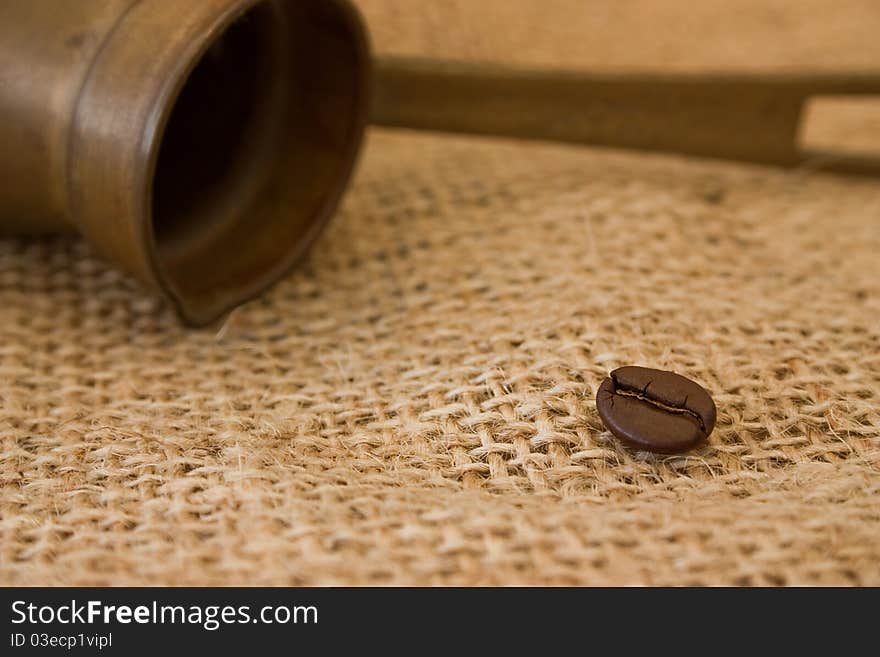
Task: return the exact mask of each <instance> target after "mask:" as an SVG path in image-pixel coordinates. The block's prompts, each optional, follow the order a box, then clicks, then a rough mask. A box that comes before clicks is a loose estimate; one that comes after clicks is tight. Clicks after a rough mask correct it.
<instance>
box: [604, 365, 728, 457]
mask: <svg viewBox="0 0 880 657" xmlns="http://www.w3.org/2000/svg"><path fill="white" fill-rule="evenodd" d="M596 408H597V409H598V411H599V417H601V418H602V422H603V423H604V424H605V427H606V428H607V429H608V430H609V431H610V432H611V433H613V434H614V435H615V436H617V438H619V439H620V440H621V441H623V442H624V443H626V444H628V445H630V446H631V447H635V448H636V449H644V450H648V451H649V452H658V453H660V454H677V453H678V452H684V451H687V450H689V449H691V448H692V447H695V446H696V445H698V444H699V443H701V442H702V441H704V440H705V439H706V437H707V436H708V435H709V434H710V433H712V429H713V428H714V427H715V402H713V401H712V398H711V397H710V396H709V393H708V392H706V390H705V389H704V388H702V387H701V386H699V385H698V384H696V383H694V382H693V381H691V380H690V379H686V378H684V377H683V376H681V375H679V374H676V373H675V372H664V371H663V370H652V369H649V368H647V367H636V366H632V365H631V366H628V367H621V368H618V369H616V370H614V371H613V372H612V373H611V375H610V376H609V377H608V378H606V379H605V380H604V381H603V382H602V385H600V386H599V391H598V392H597V393H596Z"/></svg>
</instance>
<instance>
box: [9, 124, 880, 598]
mask: <svg viewBox="0 0 880 657" xmlns="http://www.w3.org/2000/svg"><path fill="white" fill-rule="evenodd" d="M878 217H880V188H878V186H877V184H876V182H874V181H866V180H858V179H845V178H839V179H837V178H833V177H830V176H809V175H806V174H802V173H797V172H795V173H785V172H781V171H774V170H770V169H758V168H753V167H741V166H736V165H726V164H708V163H698V162H691V161H687V160H684V159H674V158H664V157H654V158H651V157H645V156H634V155H624V154H613V153H601V152H598V151H590V150H586V149H579V148H573V147H563V146H548V145H520V144H511V143H504V142H499V141H489V140H486V141H483V140H478V139H461V138H454V139H451V138H446V137H429V136H415V135H407V134H391V133H382V132H375V133H373V134H372V135H371V138H370V143H369V146H368V148H367V151H366V156H365V161H364V162H363V164H362V168H361V171H360V174H359V176H358V179H357V182H356V184H355V185H354V189H353V191H352V193H351V194H350V195H349V197H348V198H347V200H346V202H345V205H344V209H343V211H342V212H341V214H340V216H339V217H338V218H337V220H336V221H335V222H334V223H333V225H332V227H331V228H330V230H329V231H328V233H327V234H326V235H325V236H324V238H323V239H322V240H321V241H320V243H319V244H318V246H317V248H316V249H315V251H314V253H313V255H312V257H311V258H310V260H309V262H308V263H307V264H306V265H305V266H304V267H303V268H301V269H300V270H299V271H298V272H296V273H294V274H293V275H291V276H290V277H288V278H287V279H285V280H284V281H283V282H282V284H281V285H280V286H278V287H277V288H276V289H274V290H273V291H272V292H271V293H269V294H267V295H265V296H264V297H263V298H262V299H261V300H259V301H257V302H254V303H251V304H249V305H247V306H245V307H244V308H242V309H240V310H239V311H237V312H236V313H235V314H234V315H233V316H232V317H231V318H230V319H229V321H228V322H227V323H226V324H225V325H224V326H223V327H222V328H221V329H219V330H218V331H202V332H198V331H188V330H185V329H182V328H181V327H180V326H179V325H178V324H177V322H176V319H175V317H174V316H173V314H172V313H171V312H170V310H169V309H168V308H165V307H160V306H158V305H157V303H156V302H155V301H154V299H153V298H152V297H151V296H150V295H149V294H147V293H144V292H141V291H139V290H138V289H137V288H136V287H135V286H134V285H133V284H131V283H130V282H128V281H127V280H126V279H124V278H123V277H122V276H121V275H118V274H116V273H115V272H114V271H112V270H110V269H108V268H107V267H105V266H104V265H103V264H102V263H100V262H99V261H97V260H96V259H94V258H93V257H92V256H91V254H90V253H89V252H88V251H87V249H86V248H85V247H84V246H83V245H82V244H81V243H79V242H51V243H46V242H33V243H26V242H20V243H15V242H13V243H10V242H4V243H2V245H0V285H2V287H0V290H2V306H3V311H2V322H0V331H2V341H0V380H2V387H0V396H2V410H0V432H2V441H3V442H2V449H3V462H2V524H0V530H2V541H0V551H2V562H0V573H2V580H3V581H4V582H6V583H13V584H24V583H80V584H102V583H107V584H123V583H135V584H147V583H150V584H157V583H162V584H208V583H223V584H232V583H249V584H282V583H284V584H390V583H394V584H478V583H483V584H516V583H520V584H524V583H554V584H556V583H558V584H562V583H572V584H573V583H596V584H599V583H603V584H604V583H614V584H636V583H645V584H719V583H724V584H744V583H755V584H762V583H771V584H777V583H788V584H809V583H828V584H832V583H833V584H840V583H862V584H868V583H873V584H878V583H880V566H878V564H880V505H878V504H877V495H878V493H880V442H878V431H880V416H878V412H877V406H878V399H880V355H878V347H880V326H878V321H877V318H878V317H880V260H878V257H877V253H878V252H880V230H878V228H880V226H878ZM627 363H639V364H644V365H649V366H652V367H659V368H667V369H673V370H676V371H678V372H681V373H683V374H686V375H687V376H689V377H692V378H694V379H695V380H697V381H699V382H700V383H701V384H703V385H705V386H706V387H707V388H709V389H710V390H711V391H712V392H713V393H714V396H715V400H716V402H717V404H718V408H719V419H718V425H717V428H716V430H715V432H714V433H713V434H712V436H711V439H710V441H709V444H708V445H707V446H705V447H702V448H700V449H698V450H697V451H695V452H693V453H690V454H687V455H683V456H678V457H658V456H652V455H648V454H645V453H639V452H632V451H628V450H626V449H623V448H621V447H620V446H619V445H618V444H616V442H615V441H614V440H613V439H612V438H611V436H610V435H609V434H608V433H607V432H604V431H603V429H602V427H601V425H600V422H599V419H598V416H597V413H596V409H595V403H594V397H593V396H594V393H595V391H596V388H597V386H598V385H599V383H600V382H601V380H602V378H603V377H604V376H605V375H606V374H607V372H608V371H609V370H610V369H613V368H615V367H617V366H619V365H623V364H627Z"/></svg>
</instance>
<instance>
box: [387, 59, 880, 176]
mask: <svg viewBox="0 0 880 657" xmlns="http://www.w3.org/2000/svg"><path fill="white" fill-rule="evenodd" d="M375 67H376V83H375V90H374V99H373V108H372V120H373V122H374V123H376V124H379V125H385V126H396V127H406V128H414V129H422V130H440V131H450V132H464V133H476V134H486V135H502V136H508V137H519V138H526V139H549V140H557V141H566V142H578V143H584V144H593V145H597V146H608V147H616V148H630V149H640V150H648V151H665V152H673V153H682V154H688V155H697V156H704V157H716V158H725V159H732V160H741V161H747V162H760V163H766V164H776V165H783V166H796V165H801V164H806V165H809V166H815V167H818V168H821V169H823V170H829V169H830V170H835V171H846V172H859V173H880V158H873V157H866V156H851V155H846V154H844V153H834V152H817V151H804V150H801V149H800V148H799V147H798V143H797V137H798V128H799V125H800V121H801V115H802V112H803V108H804V106H805V103H806V101H807V100H808V99H809V98H811V97H813V96H818V95H848V94H878V95H880V74H873V73H864V74H857V73H852V74H848V73H843V74H835V73H815V74H805V73H748V74H708V73H690V74H688V73H670V74H663V73H620V74H610V73H609V74H602V73H580V72H573V71H556V70H524V69H518V68H508V67H504V66H499V65H489V64H474V63H464V62H449V61H438V60H429V59H413V58H400V57H387V56H386V57H380V58H378V60H377V61H376V63H375Z"/></svg>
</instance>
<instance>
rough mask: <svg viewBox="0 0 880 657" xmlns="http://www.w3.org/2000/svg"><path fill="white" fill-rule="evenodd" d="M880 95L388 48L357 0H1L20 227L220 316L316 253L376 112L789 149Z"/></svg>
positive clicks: (834, 85)
mask: <svg viewBox="0 0 880 657" xmlns="http://www.w3.org/2000/svg"><path fill="white" fill-rule="evenodd" d="M873 93H880V78H878V76H876V75H874V76H872V75H864V76H859V75H776V74H773V75H760V74H752V75H743V76H717V75H683V74H670V75H661V74H643V75H640V74H629V75H586V74H576V73H571V72H564V71H522V70H518V69H505V68H503V67H498V66H481V65H473V64H461V63H442V62H439V63H438V62H434V61H430V62H429V61H419V60H408V59H394V58H379V59H377V60H375V61H373V60H371V57H370V53H369V48H368V44H367V38H366V33H365V29H364V26H363V23H362V21H361V19H360V17H359V16H358V14H357V12H356V11H355V10H354V9H353V7H352V6H351V5H350V3H349V2H348V0H198V1H197V2H181V1H180V0H77V1H76V2H57V1H56V0H2V2H0V144H2V147H3V156H2V157H0V233H3V234H7V235H19V234H45V233H51V232H61V231H78V232H80V233H82V234H83V235H84V236H85V237H86V239H88V240H89V241H90V242H91V243H92V244H93V245H94V246H95V248H96V249H97V250H98V251H99V252H101V253H102V254H103V255H104V256H105V257H107V258H108V259H109V260H111V261H112V262H114V263H116V264H117V265H119V266H120V267H122V268H123V269H125V270H126V271H128V272H129V273H131V274H133V275H134V276H136V277H137V278H138V279H140V280H141V281H142V282H144V283H145V284H147V285H149V286H151V287H153V288H154V289H156V290H158V291H159V292H160V293H162V294H164V295H165V296H166V297H167V298H168V299H170V300H171V302H172V303H173V304H174V306H175V307H176V309H177V310H178V313H179V315H180V316H181V318H182V319H183V321H184V322H186V323H188V324H191V325H203V324H207V323H209V322H211V321H213V320H215V319H217V318H218V317H221V316H222V315H223V314H225V313H226V312H227V311H229V310H230V309H232V308H234V307H235V306H237V305H238V304H240V303H242V302H244V301H246V300H248V299H250V298H252V297H254V296H256V295H257V294H259V293H260V292H261V291H262V290H263V289H264V288H265V287H266V286H268V285H269V284H271V283H272V282H274V281H275V280H277V279H278V278H279V277H280V276H281V275H282V274H283V273H284V272H286V271H287V270H288V269H289V268H290V267H291V266H293V265H294V263H295V262H296V261H297V260H298V259H299V258H300V257H301V256H302V254H303V253H304V252H305V250H306V249H307V247H308V246H309V245H310V244H311V242H312V241H313V240H314V238H315V236H316V235H317V234H318V232H319V230H320V228H321V227H322V225H323V224H324V223H325V221H326V220H327V219H328V218H329V217H330V215H331V214H332V213H333V211H334V209H335V208H336V206H337V204H338V201H339V199H340V197H341V194H342V192H343V191H344V189H345V187H346V185H347V183H348V180H349V177H350V174H351V171H352V167H353V164H354V161H355V158H356V155H357V152H358V149H359V147H360V144H361V138H362V136H363V132H364V128H365V126H366V123H367V119H368V116H369V118H370V120H371V121H372V122H374V123H377V124H381V125H388V126H404V127H410V128H419V129H432V130H448V131H459V132H475V133H485V134H498V135H506V136H513V137H524V138H538V139H559V140H565V141H576V142H583V143H589V144H597V145H605V146H615V147H623V148H638V149H649V150H659V151H672V152H679V153H687V154H694V155H700V156H710V157H723V158H732V159H736V160H745V161H752V162H761V163H768V164H778V165H786V166H790V165H796V164H798V163H800V162H802V161H804V160H805V158H810V157H814V156H815V154H814V153H804V152H801V151H799V150H798V148H797V147H796V134H797V129H798V124H799V120H800V117H801V114H802V110H803V108H804V104H805V102H806V100H807V99H809V98H810V97H811V96H814V95H817V94H873ZM371 95H372V104H371V98H370V97H371ZM833 161H834V163H835V164H836V166H837V168H847V169H855V170H868V169H869V168H872V167H873V162H872V161H867V160H866V161H854V160H845V161H841V160H833Z"/></svg>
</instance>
